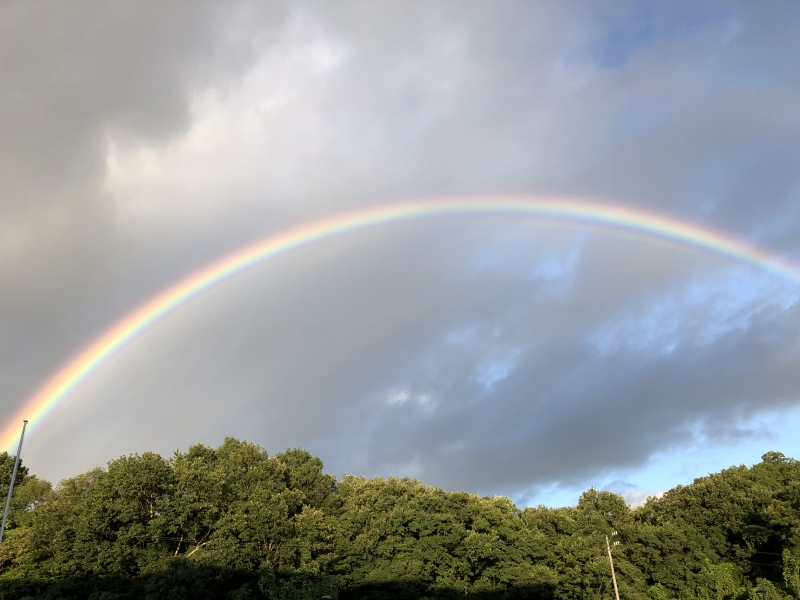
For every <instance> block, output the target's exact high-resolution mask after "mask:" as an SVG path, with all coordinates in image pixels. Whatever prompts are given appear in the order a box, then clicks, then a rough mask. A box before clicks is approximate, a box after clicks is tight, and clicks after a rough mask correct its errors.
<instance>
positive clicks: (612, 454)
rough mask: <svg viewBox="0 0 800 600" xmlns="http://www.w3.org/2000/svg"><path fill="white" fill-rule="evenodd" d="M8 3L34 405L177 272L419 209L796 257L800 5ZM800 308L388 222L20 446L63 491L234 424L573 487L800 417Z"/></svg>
mask: <svg viewBox="0 0 800 600" xmlns="http://www.w3.org/2000/svg"><path fill="white" fill-rule="evenodd" d="M2 10H3V11H4V12H5V13H6V16H7V17H8V18H7V19H4V22H6V23H9V24H10V25H6V28H7V30H8V33H9V35H4V36H0V39H2V40H3V41H2V42H0V43H2V44H3V47H2V48H0V50H1V51H0V56H2V57H3V58H4V62H3V64H2V66H0V68H1V69H2V72H3V73H4V77H5V78H6V80H8V81H10V82H12V84H11V85H9V86H5V87H4V91H3V92H2V94H3V95H2V102H3V106H4V110H3V112H2V117H0V118H2V119H3V125H2V127H3V128H4V129H7V130H8V132H9V134H8V135H4V136H3V139H2V141H0V180H2V181H3V183H4V189H5V190H6V192H7V193H5V194H4V196H3V198H2V200H0V211H2V212H1V215H2V219H3V222H4V223H3V225H2V226H0V248H2V256H1V257H0V275H2V277H3V282H4V284H3V290H4V293H3V295H2V299H0V318H2V330H1V331H0V357H2V364H3V366H2V367H0V374H1V375H2V379H0V392H2V397H3V398H4V407H5V410H6V411H7V414H11V413H12V412H13V410H14V408H15V407H16V406H18V405H19V404H20V403H21V402H22V401H23V399H24V397H25V396H26V395H27V394H29V393H30V391H31V390H32V389H33V388H34V387H35V385H36V384H37V383H39V382H41V381H42V380H43V379H45V378H46V376H47V375H48V374H49V373H52V372H53V371H54V370H55V368H56V367H57V365H58V364H60V363H61V362H62V361H63V360H65V359H66V358H67V357H69V356H70V355H72V354H73V353H74V352H75V351H76V350H77V349H78V348H79V347H81V345H82V344H85V343H86V342H88V341H89V340H91V339H92V337H93V336H94V335H96V334H97V333H99V332H100V331H101V330H102V329H103V328H104V327H106V326H108V325H109V324H110V323H112V322H113V321H114V320H115V319H116V318H118V317H119V316H121V315H122V314H124V312H125V311H127V310H129V309H131V308H132V307H134V306H136V305H137V303H138V302H141V301H142V300H144V299H145V298H147V297H148V296H149V295H150V294H152V293H154V292H155V291H157V290H158V289H160V288H161V287H162V286H164V285H166V284H167V283H169V282H171V281H173V280H175V279H177V278H178V277H179V276H181V275H183V274H185V273H187V272H190V271H191V270H192V269H194V268H197V267H199V266H200V265H202V264H204V263H206V262H207V261H209V260H211V259H213V258H215V257H217V256H219V255H221V254H223V253H225V252H227V251H229V250H231V249H233V248H236V247H238V246H240V245H242V244H243V243H245V242H247V241H250V240H253V239H256V238H257V237H259V236H263V235H266V234H268V233H270V232H274V231H277V230H280V229H282V228H285V227H286V226H288V225H290V224H293V223H298V222H302V221H305V220H308V219H312V218H317V217H320V216H322V215H327V214H331V213H333V212H339V211H344V210H349V209H353V208H357V207H361V206H365V205H370V204H379V203H386V202H391V201H393V200H395V199H397V198H403V197H409V196H417V197H425V196H432V195H448V194H473V193H484V194H492V193H499V192H505V191H523V192H527V193H534V194H536V193H555V194H569V195H589V196H594V197H603V198H615V199H619V201H622V202H625V203H629V204H633V205H636V206H642V207H646V208H650V209H654V210H660V211H663V212H666V213H669V214H673V215H676V216H679V217H686V218H691V219H694V220H697V221H699V222H702V223H705V224H707V225H709V226H715V227H720V228H723V229H726V230H729V231H732V232H735V233H736V234H738V235H740V236H741V237H745V238H751V239H754V240H758V241H760V242H761V243H763V244H765V245H769V246H772V247H775V248H779V249H780V251H781V252H783V253H785V254H787V255H788V256H792V255H796V253H797V251H798V248H797V245H796V242H795V241H794V240H796V239H797V236H796V229H797V226H798V219H797V210H798V208H797V206H798V196H797V195H798V177H797V173H798V172H799V171H798V168H797V167H798V165H797V156H798V153H797V139H798V136H797V134H798V127H800V123H798V121H797V117H796V109H795V108H794V107H795V105H796V98H797V95H798V87H799V84H800V81H798V79H797V72H796V70H795V69H792V68H791V66H792V62H793V60H794V59H793V58H792V57H794V56H796V55H798V53H797V50H798V48H797V45H798V42H797V40H796V38H795V36H793V35H792V30H793V24H794V26H796V21H797V19H798V15H797V14H796V9H795V7H794V6H793V5H791V4H785V5H778V4H776V5H774V6H773V7H772V8H770V10H763V11H761V10H759V11H752V9H751V8H749V7H747V6H730V5H729V6H726V7H724V8H721V7H719V6H718V5H706V6H701V7H698V6H697V5H694V6H693V7H692V9H691V10H688V9H686V8H685V7H684V8H681V7H677V6H676V5H674V4H672V3H670V4H663V5H654V6H653V7H652V8H651V9H647V10H641V7H638V5H634V4H631V5H627V4H624V3H622V4H619V5H617V7H615V9H614V10H608V11H605V12H595V13H587V12H586V10H585V7H582V6H579V5H569V4H566V3H557V4H555V3H554V4H549V5H545V4H537V5H531V4H529V3H518V4H514V3H510V4H504V5H503V6H502V7H492V8H491V10H490V9H489V6H488V5H486V4H482V3H474V4H469V5H466V6H465V5H463V4H458V5H456V4H447V3H445V4H438V5H436V7H433V8H432V7H431V6H430V4H428V3H420V4H413V3H412V4H410V5H404V7H403V8H402V9H401V8H389V7H381V6H377V5H374V4H372V3H365V4H358V3H356V4H353V5H349V6H343V7H337V8H336V9H335V10H334V9H333V7H332V6H331V5H329V4H327V3H319V4H317V3H305V4H302V5H297V4H293V5H291V6H290V7H281V6H277V5H276V6H272V7H270V8H264V6H263V5H262V4H260V3H252V4H250V3H241V4H238V5H235V6H234V5H226V6H225V7H221V6H220V5H198V4H194V5H185V6H184V5H181V6H179V5H166V6H164V7H158V9H156V8H155V7H154V6H153V7H148V8H147V9H146V10H145V9H143V8H142V7H141V6H140V5H138V4H115V5H113V6H110V7H104V8H103V9H100V10H98V9H97V8H96V7H95V6H94V5H85V6H83V7H82V8H80V9H74V8H71V9H69V10H67V9H66V8H64V7H61V6H60V5H56V4H53V5H46V4H40V5H35V6H34V5H30V4H14V5H8V6H7V7H5V8H4V9H2ZM0 60H2V59H0ZM796 299H797V290H796V288H795V287H794V286H793V284H790V283H785V282H780V281H776V280H774V279H771V278H770V277H768V276H761V275H759V274H758V273H756V272H754V271H753V270H751V269H750V268H745V267H742V268H740V267H738V266H736V265H731V263H730V262H728V261H725V260H722V259H719V258H714V257H710V256H708V255H706V254H702V253H699V252H696V251H689V250H686V249H679V248H676V247H674V246H669V245H664V244H654V243H653V242H652V241H648V240H644V239H638V238H629V237H619V236H614V235H609V234H608V233H606V232H599V231H594V230H591V229H587V228H585V227H583V228H578V229H574V228H570V227H555V228H554V227H549V226H543V225H542V224H541V223H540V224H538V225H537V224H536V223H530V222H527V221H525V222H523V221H521V220H514V219H500V218H497V219H493V218H492V219H483V220H479V221H475V220H471V219H467V218H457V219H453V220H434V221H431V222H427V223H420V224H413V225H405V226H397V227H389V228H381V229H374V230H370V231H365V232H362V233H359V234H357V235H352V236H348V237H346V238H342V239H339V240H334V241H330V242H325V243H321V244H319V245H317V246H313V247H308V248H305V249H303V250H300V251H297V252H295V253H293V254H291V255H287V256H285V257H282V258H280V259H277V260H274V261H272V262H270V263H269V264H265V265H264V266H261V267H258V268H256V269H254V270H253V271H252V272H251V273H249V274H247V275H245V276H243V277H241V278H238V279H236V280H235V281H231V282H230V283H228V284H226V285H225V286H222V287H221V288H219V289H217V290H215V291H213V292H211V293H210V294H208V295H207V296H204V297H202V298H199V299H197V300H196V301H194V302H192V303H191V305H189V306H187V307H186V308H185V309H182V310H181V311H180V312H179V313H176V314H175V315H173V316H170V317H169V318H167V319H165V320H164V321H163V322H162V323H160V324H159V325H157V326H156V327H155V328H153V329H152V330H151V331H149V332H148V333H146V334H145V335H143V336H142V337H141V338H140V339H139V340H137V341H135V342H134V343H133V344H131V345H130V346H129V347H127V348H126V349H124V350H123V351H122V352H121V353H119V354H118V355H117V356H116V357H114V358H113V359H112V360H111V361H109V363H107V364H106V365H105V366H104V367H103V368H102V369H100V370H99V371H98V372H97V373H96V375H94V376H93V377H92V378H90V379H89V380H88V381H87V382H86V383H85V384H84V385H83V386H82V387H81V388H80V389H79V390H78V391H77V392H76V393H75V394H74V395H73V396H72V397H71V398H70V399H69V400H68V401H67V402H66V403H65V404H64V405H62V406H61V407H60V408H59V409H57V410H56V411H55V412H54V413H53V415H52V416H51V417H49V418H48V420H46V421H45V422H44V423H42V424H41V425H40V426H38V429H37V430H36V431H35V432H34V434H33V435H32V436H31V439H30V448H29V450H28V454H27V457H28V458H27V460H28V462H29V464H31V465H32V466H33V467H34V469H36V470H38V471H40V472H41V473H43V474H45V475H46V476H48V477H61V476H65V475H67V474H70V473H71V472H74V471H75V470H77V469H83V468H89V467H91V466H93V465H95V464H97V463H100V462H103V461H104V460H107V459H109V458H112V457H113V456H115V455H118V454H120V453H123V452H133V451H142V450H144V449H149V448H156V449H158V450H160V451H162V452H169V451H170V450H172V449H174V448H175V447H176V446H181V447H185V446H186V445H188V444H190V443H193V442H195V441H198V440H201V441H206V442H208V443H218V442H219V441H221V439H222V437H223V436H224V435H228V434H232V435H239V436H242V437H247V438H249V439H253V440H255V441H258V442H260V443H263V444H264V445H266V446H267V447H268V448H270V449H271V450H273V451H274V450H279V449H282V448H283V447H285V446H287V445H304V446H307V447H308V448H309V449H311V450H312V451H314V452H317V453H319V454H320V455H321V456H322V457H323V458H324V459H325V460H326V461H327V462H328V465H329V467H330V468H331V469H333V470H334V471H335V472H339V473H341V472H342V471H345V470H348V471H358V472H363V473H365V474H369V475H372V474H377V473H381V474H389V473H397V474H404V473H409V474H412V475H416V476H420V477H422V478H424V479H425V480H428V481H430V482H432V483H436V484H441V485H445V486H447V487H458V488H461V487H463V488H469V489H477V490H480V491H483V492H486V493H489V492H493V491H497V492H503V493H513V494H523V493H525V491H526V490H529V489H532V488H535V487H537V486H545V485H549V484H553V483H559V482H560V483H570V482H578V483H579V482H581V481H585V480H587V479H588V478H590V477H591V476H592V475H593V474H596V473H606V472H607V473H612V472H615V470H620V469H622V470H624V469H628V468H633V467H636V466H640V465H642V464H643V463H644V462H646V461H647V459H648V457H649V456H651V455H653V453H654V452H656V451H663V450H664V448H670V447H676V446H678V445H680V444H682V443H685V442H686V441H687V440H691V439H693V436H696V431H697V428H698V427H700V428H701V429H702V430H703V431H704V435H707V436H709V437H710V438H714V439H719V440H724V439H726V436H728V437H730V436H733V435H738V433H737V432H741V427H740V423H741V420H742V419H745V420H746V419H747V418H749V417H750V416H752V415H755V414H758V413H759V411H764V410H774V409H783V408H787V407H794V406H796V405H797V396H796V390H797V389H798V385H797V384H798V381H797V375H795V374H794V371H795V370H794V369H793V368H792V367H793V357H794V356H795V354H796V352H795V350H796V341H795V339H796V336H797V331H798V325H800V322H799V321H798V315H797V309H796ZM87 428H90V429H91V437H90V438H89V439H88V440H87V438H86V437H85V433H83V432H84V430H85V429H87ZM715 436H716V437H715ZM76 439H80V443H79V444H78V443H76ZM721 443H722V442H721ZM65 447H66V448H72V449H73V450H71V451H70V452H69V453H62V452H60V451H57V450H56V449H57V448H65Z"/></svg>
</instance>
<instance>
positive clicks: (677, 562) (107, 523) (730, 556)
mask: <svg viewBox="0 0 800 600" xmlns="http://www.w3.org/2000/svg"><path fill="white" fill-rule="evenodd" d="M762 459H763V460H762V462H761V463H759V464H757V465H755V466H754V467H752V468H750V469H748V468H745V467H732V468H730V469H727V470H725V471H723V472H721V473H718V474H715V475H711V476H709V477H704V478H700V479H697V480H695V482H694V483H693V484H691V485H688V486H679V487H677V488H675V489H673V490H671V491H669V492H667V493H666V494H665V495H664V496H663V497H662V498H660V499H656V498H651V499H650V500H648V502H647V503H646V504H645V505H644V506H643V507H641V508H638V509H635V510H632V509H630V508H629V507H628V506H627V505H626V504H625V502H624V500H623V499H622V498H621V497H619V496H617V495H615V494H612V493H610V492H606V491H600V490H596V489H590V490H588V491H586V492H585V493H584V494H583V495H582V496H581V497H580V499H579V500H578V503H577V505H576V506H575V507H568V508H557V509H552V508H546V507H538V508H526V509H525V510H519V509H518V508H517V507H516V506H514V504H513V503H512V502H511V501H510V500H508V499H507V498H502V497H495V498H486V497H480V496H476V495H474V494H469V493H466V492H446V491H444V490H442V489H440V488H434V487H431V486H427V485H424V484H423V483H421V482H419V481H416V480H412V479H396V478H389V479H382V478H375V479H366V478H363V477H352V476H345V477H344V479H343V480H342V481H341V482H337V481H336V479H335V478H334V477H333V476H331V475H328V474H325V473H324V472H323V464H322V461H321V460H320V459H319V458H316V457H314V456H311V455H310V454H309V453H308V452H306V451H304V450H300V449H290V450H287V451H285V452H282V453H279V454H277V455H275V456H272V457H271V456H269V455H268V454H267V452H266V451H265V450H264V449H263V448H261V447H259V446H257V445H254V444H249V443H247V442H242V441H239V440H235V439H230V438H229V439H226V440H225V442H224V443H223V444H222V446H220V447H219V448H216V449H214V448H208V447H206V446H202V445H198V446H193V447H191V448H190V449H189V450H188V451H187V452H186V453H180V452H177V453H175V454H174V455H173V456H172V457H170V458H168V459H165V458H163V457H161V456H159V455H157V454H153V453H145V454H142V455H132V456H127V457H121V458H119V459H117V460H114V461H111V462H110V463H109V464H108V466H107V467H106V468H105V469H99V468H98V469H94V470H92V471H89V472H87V473H83V474H81V475H78V476H76V477H72V478H70V479H67V480H64V481H62V482H61V483H60V484H59V485H58V486H57V487H56V489H55V490H53V489H52V488H51V486H50V484H48V483H47V482H44V481H42V480H39V479H37V478H36V477H35V476H34V475H31V474H30V473H29V472H28V470H27V469H26V468H24V467H23V468H22V469H20V471H19V473H18V479H17V482H16V484H15V493H14V500H13V504H12V509H13V510H12V512H11V518H10V519H9V524H8V530H7V532H6V538H5V540H4V542H3V545H2V546H0V569H1V571H0V600H2V599H5V598H8V599H12V598H13V599H22V598H63V599H68V598H75V599H77V598H93V599H98V600H100V599H105V600H109V599H127V598H148V599H160V598H169V599H176V600H177V599H182V598H186V599H189V598H192V599H203V598H209V599H210V598H227V599H230V600H238V599H259V598H262V599H263V598H267V599H270V600H306V599H312V598H317V599H318V598H320V597H321V596H323V595H328V596H331V597H333V598H334V600H349V599H355V598H358V599H374V600H382V599H387V600H388V599H389V598H392V599H396V598H409V599H412V598H413V599H415V600H416V599H417V598H442V599H444V598H453V599H454V598H456V597H461V596H465V595H466V596H470V597H475V598H485V599H490V598H491V599H497V600H500V599H506V598H507V599H513V598H531V597H535V598H543V599H553V600H613V597H614V596H613V594H614V592H613V588H612V586H611V572H610V566H609V562H608V555H607V550H606V536H607V535H610V533H611V532H612V531H615V532H616V535H615V536H614V537H613V540H615V541H619V542H620V545H619V546H616V547H615V548H614V551H613V555H614V566H615V571H616V575H617V580H618V584H619V589H620V597H621V598H622V599H623V600H648V599H649V600H672V599H675V600H677V599H685V600H745V599H747V600H789V599H790V598H800V552H799V551H798V548H800V463H798V462H797V461H795V460H793V459H790V458H787V457H785V456H784V455H782V454H780V453H777V452H770V453H768V454H765V455H764V457H762ZM12 465H13V457H10V456H8V455H7V454H0V467H2V468H3V469H5V477H6V480H5V485H6V486H8V483H9V481H8V478H9V477H10V472H11V467H12ZM2 483H3V479H2V475H0V484H2ZM6 489H7V487H6ZM758 589H762V590H763V596H764V597H763V598H762V595H761V594H759V592H758V591H757V590H758Z"/></svg>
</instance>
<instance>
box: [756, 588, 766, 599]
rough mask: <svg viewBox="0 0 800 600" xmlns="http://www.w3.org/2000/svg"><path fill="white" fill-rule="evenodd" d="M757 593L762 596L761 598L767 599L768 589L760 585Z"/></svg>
mask: <svg viewBox="0 0 800 600" xmlns="http://www.w3.org/2000/svg"><path fill="white" fill-rule="evenodd" d="M756 594H758V595H759V596H761V600H766V598H767V590H766V588H763V587H760V588H757V589H756Z"/></svg>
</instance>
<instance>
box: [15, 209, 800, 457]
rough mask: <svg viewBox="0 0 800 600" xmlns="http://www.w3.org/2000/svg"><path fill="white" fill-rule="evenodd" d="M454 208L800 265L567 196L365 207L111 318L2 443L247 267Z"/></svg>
mask: <svg viewBox="0 0 800 600" xmlns="http://www.w3.org/2000/svg"><path fill="white" fill-rule="evenodd" d="M455 215H475V216H481V215H495V216H498V215H504V216H514V217H530V218H555V219H560V220H565V221H569V222H574V223H576V224H584V225H586V224H588V225H591V226H596V227H602V228H606V229H610V230H624V231H628V232H633V233H635V234H637V235H640V236H642V237H644V238H648V237H649V238H658V239H662V240H667V241H670V242H674V243H677V244H681V245H684V246H688V247H692V248H696V249H699V250H703V251H707V252H712V253H714V254H718V255H721V256H725V257H728V258H732V259H735V260H739V261H744V262H746V263H750V264H752V265H755V266H757V267H759V268H761V269H764V270H765V271H768V272H771V273H773V274H775V275H777V276H779V277H783V278H786V279H788V280H790V281H792V282H795V283H796V282H800V269H798V267H797V266H795V265H793V264H791V263H789V262H787V261H785V260H783V259H782V258H780V257H779V256H777V255H774V254H771V253H769V252H767V251H766V250H764V249H761V248H758V247H756V246H753V245H751V244H749V243H747V242H745V241H743V240H739V239H736V238H735V237H733V236H731V235H726V234H723V233H721V232H718V231H714V230H712V229H709V228H705V227H702V226H700V225H697V224H693V223H690V222H687V221H681V220H678V219H675V218H672V217H670V216H668V215H663V214H658V213H655V212H647V211H643V210H639V209H636V208H633V207H629V206H621V205H614V204H608V203H599V202H592V201H589V200H575V199H568V198H520V197H503V196H498V197H486V198H463V199H461V198H452V199H428V200H419V201H410V202H403V203H398V204H392V205H386V206H381V207H378V208H371V209H367V210H360V211H355V212H351V213H345V214H342V215H337V216H333V217H329V218H326V219H323V220H320V221H315V222H312V223H308V224H306V225H301V226H299V227H295V228H292V229H290V230H288V231H284V232H281V233H278V234H274V235H270V236H268V237H267V238H266V239H264V240H261V241H259V242H256V243H255V244H252V245H250V246H247V247H246V248H243V249H241V250H239V251H237V252H234V253H233V254H231V255H229V256H226V257H224V258H222V259H220V260H218V261H216V262H214V263H212V264H210V265H208V266H206V267H204V268H202V269H200V270H199V271H197V272H195V273H193V274H192V275H189V276H188V277H186V278H185V279H183V280H181V281H179V282H178V283H176V284H175V285H173V286H171V287H169V288H168V289H166V290H164V291H163V292H161V293H160V294H158V295H157V296H155V297H154V298H152V299H151V300H149V301H148V302H146V303H145V304H143V305H142V306H140V307H139V308H137V309H136V310H134V311H133V312H131V313H130V314H128V315H127V316H125V317H124V318H123V319H121V320H120V321H118V322H117V323H116V324H114V325H113V326H112V327H111V328H110V329H108V330H107V331H106V332H105V333H103V334H102V335H101V336H100V337H99V338H98V339H96V340H95V341H94V342H92V343H91V344H90V345H89V346H88V347H87V348H85V349H84V350H83V351H81V352H80V353H79V354H78V355H77V356H75V357H74V358H73V359H71V360H70V361H69V362H68V363H67V364H66V365H65V366H64V367H63V368H62V369H61V370H60V371H59V372H58V373H57V374H56V375H54V376H53V377H52V378H51V379H50V380H48V381H47V382H46V383H45V384H44V386H42V388H41V389H40V390H39V391H38V392H36V393H35V394H34V395H33V396H32V397H31V398H30V399H28V400H27V401H26V402H25V403H24V404H23V407H22V408H21V409H20V410H19V411H18V413H17V414H16V415H15V417H14V418H13V419H11V420H10V421H9V422H8V423H7V424H6V426H5V428H4V429H3V431H2V434H1V435H2V437H0V445H2V446H3V447H6V448H8V449H9V450H11V449H12V446H13V444H14V442H15V438H16V436H17V429H18V422H19V421H20V420H21V419H23V418H27V419H28V420H29V421H30V423H31V428H32V429H34V428H35V427H36V425H37V423H39V422H40V421H41V420H42V419H44V418H45V417H46V416H47V414H48V412H49V411H51V410H52V409H53V408H54V407H55V406H57V405H58V404H59V403H61V402H63V401H65V400H66V399H67V398H68V396H69V394H70V392H71V391H73V390H74V389H75V388H76V386H78V385H79V384H80V383H81V382H82V381H83V380H85V379H86V378H87V377H89V376H90V375H91V374H92V373H93V372H94V371H95V370H97V369H98V368H101V367H102V365H103V363H104V362H105V361H106V360H107V359H108V358H109V357H110V356H112V355H113V354H114V353H115V352H118V351H119V350H120V349H122V348H123V347H124V346H125V345H126V344H128V343H130V342H132V341H133V340H135V338H136V336H137V335H139V334H140V333H141V332H142V331H144V330H145V329H147V328H148V327H149V326H151V325H153V324H154V323H155V322H157V321H158V320H159V319H162V318H163V317H165V316H166V315H168V314H169V313H171V312H173V311H175V310H177V309H179V308H180V307H181V306H183V305H184V304H185V303H187V302H189V301H190V300H191V299H192V298H194V297H195V296H197V295H198V294H201V293H203V292H204V291H206V290H208V289H210V288H211V287H213V286H215V285H218V284H220V283H222V282H224V281H225V280H227V279H228V278H230V277H233V276H235V275H237V274H240V273H242V272H243V271H245V270H247V269H248V268H249V267H251V266H253V265H255V264H258V263H260V262H262V261H264V260H267V259H270V258H273V257H275V256H277V255H279V254H281V253H283V252H286V251H289V250H292V249H294V248H298V247H300V246H303V245H306V244H311V243H314V242H318V241H322V240H324V239H327V238H330V237H333V236H336V235H341V234H344V233H348V232H356V231H359V230H362V229H365V228H369V227H376V226H381V225H390V224H393V223H398V222H401V221H408V220H414V219H423V218H432V217H444V216H455Z"/></svg>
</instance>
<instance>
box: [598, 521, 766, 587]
mask: <svg viewBox="0 0 800 600" xmlns="http://www.w3.org/2000/svg"><path fill="white" fill-rule="evenodd" d="M615 535H617V532H616V531H612V532H611V537H614V536H615ZM608 537H609V536H606V548H608V564H609V565H610V566H611V581H613V582H614V596H616V598H617V600H619V590H618V589H617V576H616V575H615V574H614V559H612V558H611V547H612V546H619V542H614V543H613V544H612V543H610V542H609V541H608ZM762 600H764V599H763V598H762Z"/></svg>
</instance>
